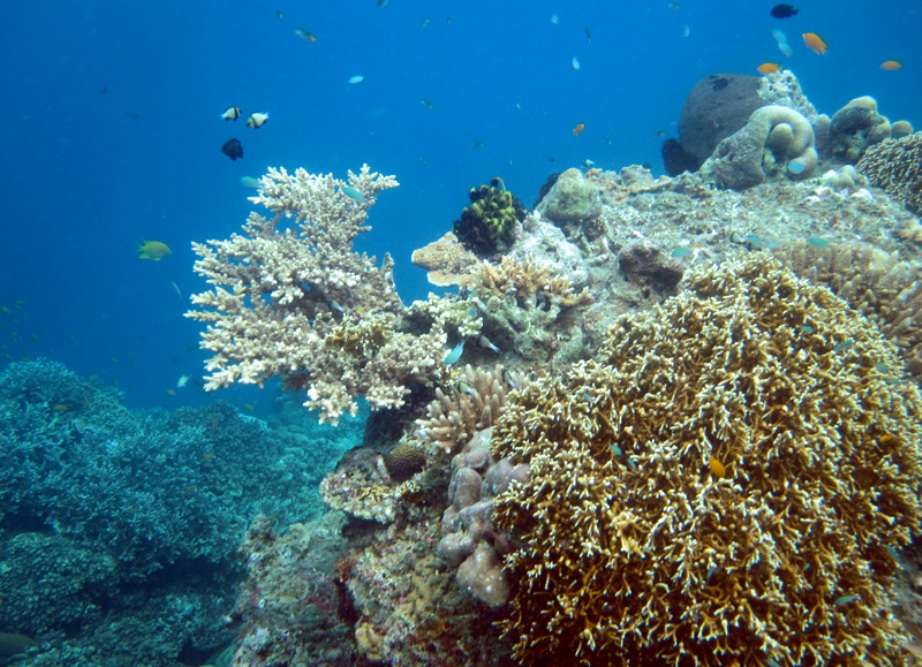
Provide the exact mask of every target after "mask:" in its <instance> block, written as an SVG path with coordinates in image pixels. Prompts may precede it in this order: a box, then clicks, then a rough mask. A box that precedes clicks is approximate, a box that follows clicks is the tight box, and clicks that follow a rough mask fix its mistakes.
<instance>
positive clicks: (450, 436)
mask: <svg viewBox="0 0 922 667" xmlns="http://www.w3.org/2000/svg"><path fill="white" fill-rule="evenodd" d="M508 391H509V385H508V383H507V382H506V379H505V377H504V374H503V369H502V367H501V366H495V367H493V368H473V367H471V366H465V367H464V368H463V369H461V370H460V371H459V372H458V374H457V375H456V376H455V381H454V383H453V386H451V388H450V389H449V390H448V391H447V393H446V392H445V391H442V389H436V390H435V400H433V401H432V402H431V403H430V404H429V407H428V409H427V415H426V418H425V419H421V420H419V422H418V424H419V427H420V430H421V436H422V438H423V439H426V440H428V441H430V442H432V443H433V444H434V445H436V447H437V448H438V450H440V451H442V452H445V453H449V454H450V453H454V452H456V451H457V450H458V449H460V448H461V447H463V446H464V445H465V444H467V443H468V441H469V440H470V439H471V436H473V435H474V433H475V432H476V431H480V430H482V429H485V428H488V427H490V426H492V425H493V424H494V423H495V421H496V419H497V418H498V417H499V414H500V411H501V410H502V407H503V404H504V403H505V401H506V393H507V392H508Z"/></svg>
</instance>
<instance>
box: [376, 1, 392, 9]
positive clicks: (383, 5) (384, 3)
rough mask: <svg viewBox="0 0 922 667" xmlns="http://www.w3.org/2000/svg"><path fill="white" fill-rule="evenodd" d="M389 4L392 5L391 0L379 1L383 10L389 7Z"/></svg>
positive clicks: (379, 5) (378, 3)
mask: <svg viewBox="0 0 922 667" xmlns="http://www.w3.org/2000/svg"><path fill="white" fill-rule="evenodd" d="M389 3H390V0H378V1H377V5H378V7H382V8H383V7H387V5H388V4H389Z"/></svg>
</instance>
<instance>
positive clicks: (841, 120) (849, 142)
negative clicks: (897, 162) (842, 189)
mask: <svg viewBox="0 0 922 667" xmlns="http://www.w3.org/2000/svg"><path fill="white" fill-rule="evenodd" d="M894 125H897V128H898V129H897V134H898V135H900V136H902V134H903V133H904V132H905V128H906V126H907V125H908V123H907V122H906V121H897V123H894ZM911 128H912V126H911V125H909V131H910V132H911V131H912V129H911ZM892 132H893V127H892V126H891V124H890V120H889V119H888V118H887V117H886V116H883V115H881V114H880V113H879V112H878V111H877V100H875V99H874V98H873V97H871V96H869V95H864V96H862V97H856V98H855V99H853V100H850V101H849V103H848V104H846V105H845V106H844V107H842V108H841V109H839V110H838V111H836V112H835V114H833V116H832V121H831V123H830V125H829V139H828V141H827V142H826V146H825V148H824V151H823V157H824V158H825V157H832V158H836V159H838V160H841V161H843V162H847V163H850V164H854V163H856V162H858V160H860V159H861V156H862V155H864V153H865V151H866V150H867V149H868V148H870V147H871V146H873V145H875V144H879V143H880V142H881V141H883V140H884V139H889V138H890V136H891V134H892Z"/></svg>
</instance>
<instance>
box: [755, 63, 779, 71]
mask: <svg viewBox="0 0 922 667" xmlns="http://www.w3.org/2000/svg"><path fill="white" fill-rule="evenodd" d="M756 69H757V70H758V71H759V72H761V73H762V74H774V73H775V72H777V71H778V70H780V69H781V67H779V66H778V63H762V64H761V65H759V66H758V67H756Z"/></svg>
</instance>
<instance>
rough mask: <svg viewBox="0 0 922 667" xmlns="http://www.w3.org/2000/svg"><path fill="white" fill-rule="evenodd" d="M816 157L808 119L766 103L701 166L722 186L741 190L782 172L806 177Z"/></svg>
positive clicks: (792, 175)
mask: <svg viewBox="0 0 922 667" xmlns="http://www.w3.org/2000/svg"><path fill="white" fill-rule="evenodd" d="M816 161H817V154H816V148H815V146H814V135H813V127H812V126H811V125H810V121H808V120H807V118H806V117H805V116H804V115H803V114H801V113H800V112H799V111H796V110H795V109H791V108H790V107H785V106H781V105H777V104H769V105H767V106H764V107H760V108H759V109H756V110H755V111H754V112H753V113H752V115H751V116H750V117H749V121H748V122H747V123H746V125H744V126H743V127H742V128H741V129H740V130H738V131H737V132H734V133H733V134H732V135H730V136H729V137H727V138H726V139H724V140H723V141H721V142H720V143H719V144H718V145H717V148H716V149H715V150H714V154H713V155H712V156H711V157H710V158H709V159H708V161H707V162H706V163H705V164H704V166H703V167H702V169H703V170H704V171H705V173H713V175H714V177H715V178H716V180H717V182H718V183H720V184H721V185H723V186H724V187H728V188H731V189H733V190H744V189H746V188H749V187H752V186H754V185H758V184H759V183H763V182H764V181H766V180H768V179H769V178H773V177H777V176H779V175H781V174H782V173H783V174H785V175H787V176H788V177H789V178H794V179H799V178H805V177H807V176H809V175H810V173H811V172H812V171H813V168H814V167H815V166H816Z"/></svg>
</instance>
